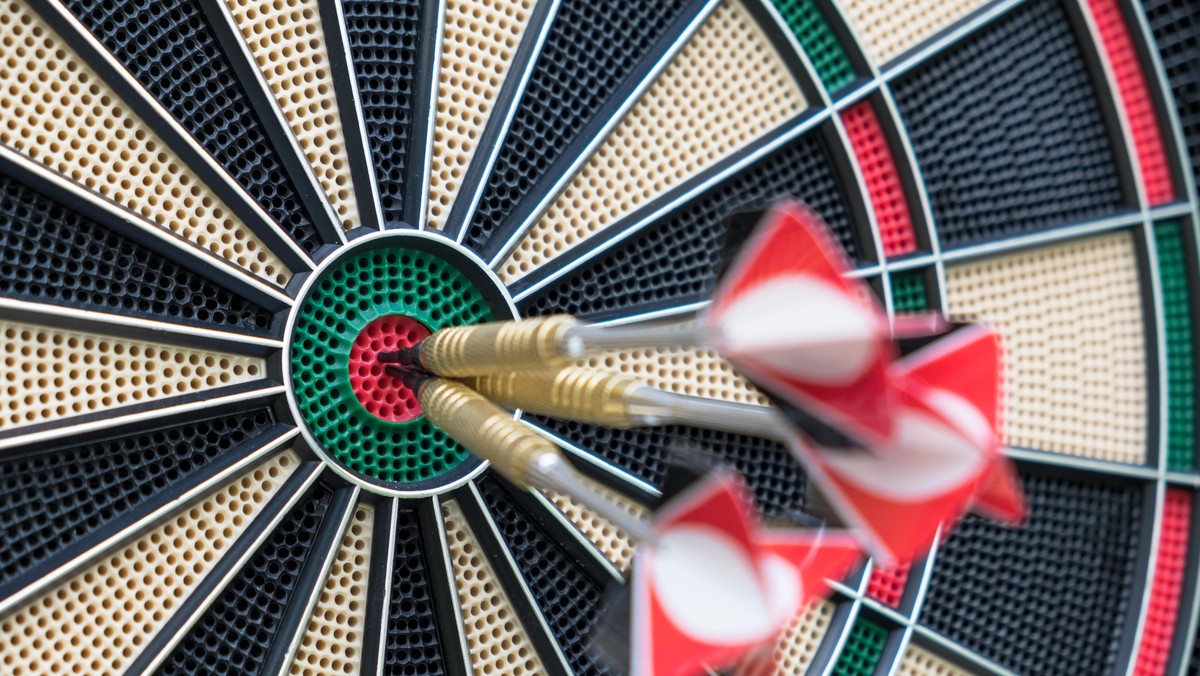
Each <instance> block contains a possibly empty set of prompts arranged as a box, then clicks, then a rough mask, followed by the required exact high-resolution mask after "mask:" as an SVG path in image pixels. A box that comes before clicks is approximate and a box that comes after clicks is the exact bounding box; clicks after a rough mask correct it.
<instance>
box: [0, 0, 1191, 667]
mask: <svg viewBox="0 0 1200 676" xmlns="http://www.w3.org/2000/svg"><path fill="white" fill-rule="evenodd" d="M1198 172H1200V6H1197V5H1196V4H1195V3H1194V2H1192V1H1191V0H1147V1H1146V2H1145V3H1141V4H1139V3H1135V2H1131V1H1130V0H992V1H987V0H916V1H914V0H7V1H6V2H4V3H3V7H2V8H0V333H2V339H0V353H3V354H2V358H3V366H2V367H0V388H2V389H0V665H2V667H0V670H2V671H3V672H5V673H11V674H32V673H77V674H79V673H88V674H91V673H97V674H98V673H118V672H129V673H143V672H159V673H236V674H243V673H245V674H249V673H271V674H275V673H283V672H289V673H312V674H342V673H359V672H362V673H389V674H393V673H394V674H442V673H447V674H467V673H479V674H532V673H549V674H574V673H579V674H593V673H615V672H614V671H613V669H612V667H611V665H610V664H609V663H608V662H606V661H605V660H603V659H601V658H600V657H598V655H597V653H596V651H595V650H594V649H593V646H592V641H593V637H594V631H593V629H594V627H595V626H596V625H597V623H598V621H599V620H600V619H601V615H602V614H603V613H605V612H606V608H607V606H606V595H607V594H609V593H610V590H612V589H614V588H616V587H619V586H620V585H621V584H622V581H623V580H624V578H625V574H626V572H627V571H628V568H629V566H630V562H631V560H632V557H633V555H634V551H635V547H634V543H632V542H631V541H630V539H629V538H628V537H627V536H626V535H625V534H624V533H623V532H622V531H621V530H619V529H617V528H616V527H614V526H613V525H612V523H610V522H608V521H606V520H604V519H603V518H601V517H600V516H598V515H597V514H595V513H594V512H593V511H591V510H589V509H588V508H587V507H585V506H584V505H582V504H580V503H578V502H577V501H575V500H574V499H573V498H572V497H570V496H568V495H563V494H558V493H555V492H552V491H545V492H543V491H525V490H521V489H518V488H516V487H514V486H513V485H511V484H509V483H508V482H506V481H504V480H503V479H501V478H500V477H498V476H497V475H496V474H495V472H494V470H492V469H491V468H490V467H489V466H488V465H487V464H486V463H484V462H481V461H480V460H478V459H476V458H475V457H474V456H472V455H470V454H469V453H467V452H466V451H465V450H464V449H463V448H462V447H460V446H459V445H458V444H456V443H455V442H454V441H453V440H452V439H451V438H450V437H449V436H447V435H446V434H445V433H444V432H443V431H442V430H441V429H439V428H438V427H436V426H434V425H433V424H431V423H430V422H429V421H428V420H427V419H426V418H425V417H424V416H423V414H422V411H421V408H420V406H419V403H418V402H417V400H416V399H415V398H414V397H413V396H412V394H411V392H409V391H407V390H405V389H404V388H402V387H397V386H396V384H395V383H392V382H390V381H389V378H390V377H389V376H387V374H385V373H381V372H380V370H379V366H378V362H377V361H376V356H377V355H378V354H379V353H380V352H382V351H387V350H394V349H397V348H400V347H404V346H407V345H411V344H413V343H415V342H416V341H418V340H420V339H421V338H423V337H424V336H425V335H428V334H429V332H430V331H436V330H437V329H439V328H442V327H445V326H454V325H462V324H470V323H475V322H480V321H486V320H496V319H507V318H513V317H530V316H539V315H549V314H557V313H569V314H572V315H576V316H578V317H580V318H583V319H586V320H591V321H597V322H605V323H609V324H629V325H635V324H639V323H655V322H674V321H686V320H687V319H688V318H689V317H691V316H693V315H695V314H696V313H698V312H702V311H703V309H704V308H705V307H706V299H707V298H708V297H709V296H710V294H711V291H712V288H713V284H714V277H715V274H716V273H715V269H716V268H717V267H718V263H719V260H720V258H721V256H722V248H723V246H724V242H725V240H726V230H727V228H728V225H727V224H728V223H729V220H728V219H729V216H730V215H731V214H734V213H736V212H740V211H745V210H748V209H756V208H761V207H763V206H765V205H767V204H769V203H771V202H773V201H775V200H777V199H779V198H781V197H785V196H786V197H793V198H798V199H800V200H802V201H803V202H805V203H806V204H808V205H809V206H810V207H811V208H812V209H813V210H814V211H816V212H817V213H818V214H819V215H820V216H821V217H822V219H823V220H824V221H825V222H826V223H827V224H828V226H829V228H830V229H831V230H832V232H833V233H834V235H835V237H836V239H837V240H838V241H839V242H840V244H841V245H842V247H843V248H844V249H845V250H846V252H847V254H848V255H849V257H850V258H851V259H852V261H853V264H854V268H855V269H854V272H853V275H854V276H855V277H857V278H859V279H861V280H863V281H864V282H865V283H866V286H867V287H869V288H870V289H871V290H873V291H874V292H875V293H876V294H877V296H878V298H879V300H880V301H881V303H882V304H883V305H884V307H886V309H887V310H888V312H889V313H892V314H895V315H899V314H904V313H914V312H929V311H932V312H941V313H944V314H946V315H948V316H949V317H951V318H954V319H962V320H970V321H980V322H986V323H988V324H990V325H991V326H993V327H995V329H996V330H997V331H998V332H999V333H1000V335H1001V337H1002V342H1003V346H1004V351H1005V354H1006V361H1005V367H1004V374H1003V377H1004V391H1003V405H1004V419H1003V436H1004V442H1005V452H1006V453H1007V454H1008V455H1009V456H1010V457H1012V458H1013V459H1014V460H1015V461H1016V463H1017V467H1018V470H1019V473H1020V476H1021V480H1022V483H1023V485H1024V489H1025V492H1026V494H1027V496H1028V500H1029V506H1030V518H1029V521H1028V523H1027V524H1026V525H1024V526H1023V527H1020V528H1012V527H1008V526H1003V525H998V524H994V523H992V522H990V521H986V520H984V519H981V518H977V517H974V516H968V517H966V518H965V519H964V520H963V521H962V522H961V523H960V524H958V526H957V528H955V529H953V530H952V531H951V530H949V529H948V530H947V531H946V533H945V534H944V537H943V538H941V540H940V542H939V543H938V545H937V546H936V547H935V548H934V549H933V550H932V551H931V552H929V554H928V555H927V556H925V557H923V558H922V559H921V560H919V561H917V562H915V563H913V564H911V565H906V566H904V567H901V568H893V569H888V568H884V567H882V566H876V565H874V564H873V563H872V562H869V561H868V562H867V563H865V564H864V565H863V566H860V567H859V568H858V569H857V570H855V571H854V572H853V573H852V574H851V575H850V576H849V577H848V578H846V579H843V580H838V581H834V582H833V590H832V593H831V595H830V596H829V597H828V598H827V599H825V600H823V601H821V602H820V603H818V604H817V605H815V606H814V607H812V608H810V609H808V610H807V611H806V613H805V614H804V615H803V616H801V617H798V618H796V619H795V620H794V621H792V623H791V624H790V625H789V626H788V628H787V631H786V632H785V634H784V636H783V637H782V638H781V639H780V640H779V642H778V643H777V645H775V646H774V657H775V659H776V662H777V663H778V665H779V670H780V672H781V673H803V672H806V671H807V672H810V673H836V674H868V673H877V674H909V675H913V676H916V675H932V674H941V675H945V674H958V673H973V674H974V673H980V674H1004V673H1045V674H1101V673H1118V674H1126V673H1133V672H1134V671H1136V672H1137V673H1139V674H1142V673H1144V674H1161V673H1180V672H1183V671H1185V670H1190V671H1191V672H1192V673H1194V672H1195V670H1196V669H1197V668H1200V657H1198V656H1197V655H1196V654H1195V652H1194V646H1195V644H1196V638H1195V637H1196V633H1197V615H1198V612H1200V601H1198V599H1197V593H1196V585H1197V572H1198V571H1200V562H1198V561H1197V556H1198V554H1197V552H1198V551H1200V548H1198V545H1200V538H1198V537H1197V536H1196V533H1197V532H1200V531H1197V529H1196V525H1195V520H1194V519H1193V510H1194V506H1195V503H1196V499H1197V495H1196V490H1197V487H1200V474H1198V473H1197V466H1196V458H1195V445H1196V427H1195V419H1196V408H1197V401H1196V391H1195V375H1196V369H1197V364H1196V358H1195V354H1194V352H1195V348H1196V331H1195V330H1194V328H1193V323H1194V322H1195V320H1196V314H1197V307H1200V306H1198V305H1197V303H1198V302H1200V301H1198V299H1197V295H1198V294H1200V292H1198V291H1197V289H1200V286H1198V283H1200V280H1198V278H1197V274H1198V270H1197V264H1198V262H1200V258H1198V257H1197V223H1198V222H1200V213H1198V212H1197V197H1196V190H1197V188H1196V175H1197V173H1198ZM780 311H783V312H786V311H787V310H786V308H780ZM810 319H811V321H813V322H820V321H822V317H818V316H814V317H811V318H810ZM588 364H589V365H590V366H592V367H595V368H601V369H611V370H617V371H621V372H624V373H628V374H631V375H634V376H636V377H637V378H639V379H641V380H643V381H644V382H648V383H650V384H652V385H654V386H656V387H659V388H662V389H666V390H669V391H673V392H678V393H683V394H690V395H697V396H703V397H710V398H716V399H721V400H727V401H734V402H739V403H742V404H760V405H761V404H766V400H765V399H764V398H763V395H762V394H761V393H760V392H759V391H758V390H756V389H755V388H754V387H753V386H751V385H750V384H749V383H748V382H747V381H746V380H744V379H743V378H742V377H741V376H740V375H739V374H738V373H737V372H736V371H735V370H734V369H732V368H731V367H730V366H729V365H728V363H726V362H724V361H723V360H721V359H720V358H719V357H717V356H716V355H715V354H713V353H711V352H707V351H704V350H698V349H643V350H624V351H616V352H611V353H607V354H604V355H602V356H600V357H596V358H594V359H592V360H591V361H589V362H588ZM522 422H523V423H524V424H527V425H529V426H530V428H531V429H533V430H534V431H536V432H538V433H539V434H543V435H545V436H546V437H547V438H549V439H550V440H552V441H553V442H554V443H556V444H557V445H558V446H560V447H561V448H562V449H563V450H564V451H565V453H566V455H567V457H568V458H569V460H570V461H571V463H572V464H573V465H575V466H576V468H577V469H579V470H580V472H581V473H582V474H583V475H584V476H585V477H586V478H587V481H588V482H590V483H591V484H593V485H594V487H595V488H596V489H597V490H598V491H600V492H602V493H603V494H605V495H607V496H609V497H610V498H611V499H612V500H614V501H616V502H618V503H619V504H620V505H622V506H623V507H624V508H627V509H628V510H629V512H630V513H631V514H632V515H634V516H637V517H646V516H647V515H648V514H650V513H651V512H652V510H653V509H654V507H655V506H656V505H657V504H658V501H659V500H660V498H661V489H662V484H663V480H664V475H665V472H666V466H667V460H668V453H669V449H671V448H672V447H673V446H674V445H676V444H679V443H686V444H690V445H693V446H696V447H700V448H703V449H705V450H706V451H708V452H711V453H713V454H716V455H717V456H719V457H720V458H722V459H723V460H724V461H726V462H727V463H729V464H730V465H732V466H733V467H734V468H736V469H737V470H738V471H739V472H740V473H741V474H742V475H743V476H744V477H745V479H746V481H747V482H748V484H749V486H750V488H751V489H752V492H753V495H754V497H755V499H756V501H757V504H758V506H759V508H760V509H761V510H762V511H763V512H764V513H765V514H766V515H767V517H775V516H781V515H788V514H794V513H796V512H803V511H806V510H809V509H810V508H811V507H812V505H811V504H810V503H811V501H812V500H813V499H814V495H813V491H812V490H810V487H809V484H808V482H807V480H806V478H805V475H804V471H803V469H802V467H801V466H800V465H799V464H798V463H797V461H796V459H795V457H794V456H793V455H792V454H791V453H790V452H789V451H788V450H787V449H785V448H783V447H782V446H779V445H778V444H776V443H775V442H772V441H768V440H764V439H759V438H756V437H752V436H739V435H736V434H732V433H721V432H714V431H706V430H699V429H692V428H686V427H666V428H656V429H634V430H616V429H608V428H603V427H598V426H592V425H586V424H580V423H575V422H569V421H562V420H557V419H553V418H548V417H539V416H534V415H526V416H524V417H523V418H522Z"/></svg>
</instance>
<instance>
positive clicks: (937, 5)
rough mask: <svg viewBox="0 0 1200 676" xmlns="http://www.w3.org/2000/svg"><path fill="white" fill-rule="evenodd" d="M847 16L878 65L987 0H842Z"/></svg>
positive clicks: (950, 23)
mask: <svg viewBox="0 0 1200 676" xmlns="http://www.w3.org/2000/svg"><path fill="white" fill-rule="evenodd" d="M838 4H839V5H840V6H841V8H842V14H843V15H844V16H845V17H846V20H847V22H849V23H850V25H851V27H852V28H853V29H854V31H855V34H857V35H858V38H859V40H860V41H861V43H862V46H863V51H864V52H866V54H867V56H868V57H869V58H870V59H871V61H872V62H873V63H875V65H877V66H879V65H883V64H885V63H887V62H889V61H891V60H892V59H893V58H895V57H897V56H900V55H901V54H903V53H904V52H907V51H908V50H910V49H912V48H913V47H916V46H917V45H919V44H921V43H922V42H925V41H926V40H928V39H930V38H932V37H933V36H934V35H936V34H937V33H939V32H940V31H942V30H943V29H946V28H948V27H950V26H952V25H953V24H954V23H955V22H957V21H960V20H962V19H964V18H965V17H966V16H967V15H968V14H970V13H971V12H973V11H975V10H976V9H978V8H980V7H982V6H984V5H986V4H987V0H839V2H838Z"/></svg>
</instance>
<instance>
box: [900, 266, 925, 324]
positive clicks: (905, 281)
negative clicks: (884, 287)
mask: <svg viewBox="0 0 1200 676" xmlns="http://www.w3.org/2000/svg"><path fill="white" fill-rule="evenodd" d="M892 308H893V309H894V310H895V311H896V314H902V313H905V312H927V311H928V310H929V293H928V291H926V289H925V275H924V274H922V273H920V272H906V273H898V274H894V275H892Z"/></svg>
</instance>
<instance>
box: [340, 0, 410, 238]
mask: <svg viewBox="0 0 1200 676" xmlns="http://www.w3.org/2000/svg"><path fill="white" fill-rule="evenodd" d="M421 4H422V3H421V2H420V0H399V1H385V0H346V1H345V2H343V3H342V8H343V11H344V12H345V15H346V33H347V38H348V44H349V47H350V58H351V61H353V65H354V74H355V75H354V76H355V79H357V81H358V94H359V98H360V100H361V101H362V110H363V118H364V121H365V124H366V127H367V142H368V144H369V145H370V150H371V157H372V159H373V160H374V163H375V181H376V183H377V185H378V187H379V199H380V202H381V205H382V209H383V218H384V222H385V224H386V225H389V226H394V225H397V224H399V223H401V222H403V221H404V191H405V188H406V186H407V183H408V180H409V176H410V175H413V178H414V179H415V178H416V176H418V175H419V174H417V172H419V171H421V168H420V167H413V168H412V169H410V168H409V166H408V158H409V145H410V143H411V142H412V133H413V117H414V115H415V114H417V112H418V111H415V110H413V104H414V88H415V87H416V86H418V85H421V86H425V84H426V83H421V82H417V80H416V73H417V59H418V56H419V45H420V37H421ZM425 30H426V31H432V30H433V27H432V26H430V27H426V29H425Z"/></svg>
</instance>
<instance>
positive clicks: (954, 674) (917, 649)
mask: <svg viewBox="0 0 1200 676" xmlns="http://www.w3.org/2000/svg"><path fill="white" fill-rule="evenodd" d="M970 673H971V672H969V671H967V670H966V669H963V668H961V667H959V666H958V665H956V664H953V663H952V662H950V661H948V660H946V659H945V658H942V657H940V656H938V655H935V654H933V653H932V652H929V651H928V650H926V649H925V648H922V647H921V646H919V645H917V644H916V642H913V643H909V644H908V650H906V651H904V658H903V659H901V660H900V667H899V668H898V670H897V671H896V674H897V676H969V674H970Z"/></svg>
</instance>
